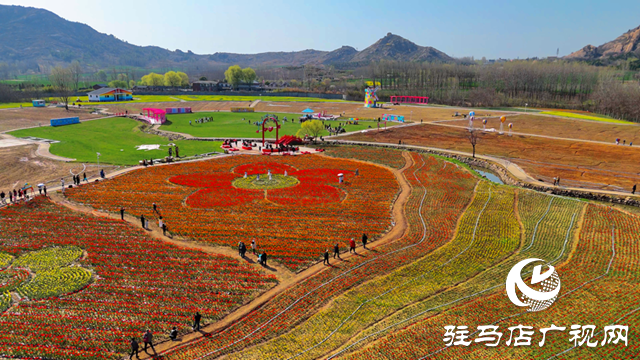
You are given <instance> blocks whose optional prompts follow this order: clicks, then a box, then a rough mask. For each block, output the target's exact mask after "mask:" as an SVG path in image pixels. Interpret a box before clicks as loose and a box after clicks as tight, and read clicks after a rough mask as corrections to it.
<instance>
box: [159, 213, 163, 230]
mask: <svg viewBox="0 0 640 360" xmlns="http://www.w3.org/2000/svg"><path fill="white" fill-rule="evenodd" d="M163 226H164V222H163V221H162V216H160V218H159V219H158V227H159V228H160V229H162V228H163Z"/></svg>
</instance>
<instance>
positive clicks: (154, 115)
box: [142, 108, 167, 124]
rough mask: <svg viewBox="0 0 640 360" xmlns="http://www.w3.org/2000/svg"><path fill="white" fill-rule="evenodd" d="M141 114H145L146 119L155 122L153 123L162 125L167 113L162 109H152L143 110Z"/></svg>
mask: <svg viewBox="0 0 640 360" xmlns="http://www.w3.org/2000/svg"><path fill="white" fill-rule="evenodd" d="M142 111H143V112H145V111H146V112H147V118H149V120H152V119H153V120H155V121H153V122H154V123H159V124H164V122H165V121H167V112H166V111H165V110H162V109H154V108H144V109H142Z"/></svg>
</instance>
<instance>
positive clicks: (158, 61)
mask: <svg viewBox="0 0 640 360" xmlns="http://www.w3.org/2000/svg"><path fill="white" fill-rule="evenodd" d="M74 60H78V61H80V62H81V63H82V64H84V65H89V66H95V67H111V66H132V67H140V68H154V67H167V66H181V65H189V66H198V65H201V66H217V65H218V66H226V65H235V64H238V65H241V66H254V67H257V66H300V65H305V64H316V65H330V64H345V63H347V64H348V63H367V62H371V61H380V60H399V61H418V62H425V61H429V62H450V61H453V60H454V59H453V58H451V57H449V56H448V55H447V54H445V53H443V52H441V51H439V50H437V49H434V48H432V47H424V46H419V45H416V44H414V43H413V42H411V41H409V40H407V39H404V38H402V37H400V36H397V35H393V34H391V33H389V34H387V35H386V36H385V37H383V38H382V39H380V40H378V41H377V42H376V43H375V44H373V45H371V46H369V47H368V48H366V49H364V50H362V51H357V50H356V49H354V48H353V47H351V46H343V47H341V48H339V49H336V50H333V51H319V50H303V51H294V52H266V53H260V54H250V55H248V54H232V53H224V52H218V53H215V54H212V55H199V54H194V53H193V52H191V51H187V52H183V51H181V50H175V51H170V50H167V49H163V48H160V47H157V46H137V45H133V44H129V43H127V42H125V41H122V40H120V39H118V38H116V37H114V36H113V35H106V34H103V33H100V32H98V31H96V30H94V29H93V28H91V27H90V26H88V25H85V24H81V23H77V22H72V21H68V20H65V19H63V18H61V17H60V16H58V15H56V14H54V13H53V12H51V11H48V10H43V9H37V8H32V7H23V6H13V5H0V62H7V63H18V62H23V63H24V62H27V63H30V64H31V65H32V67H36V66H37V67H42V66H43V65H44V66H54V65H64V64H68V63H71V62H72V61H74Z"/></svg>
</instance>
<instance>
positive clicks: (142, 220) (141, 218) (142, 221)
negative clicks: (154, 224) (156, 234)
mask: <svg viewBox="0 0 640 360" xmlns="http://www.w3.org/2000/svg"><path fill="white" fill-rule="evenodd" d="M144 220H145V219H144V215H140V223H141V224H142V228H143V229H146V228H145V227H144V225H145V221H144Z"/></svg>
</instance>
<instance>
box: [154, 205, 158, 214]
mask: <svg viewBox="0 0 640 360" xmlns="http://www.w3.org/2000/svg"><path fill="white" fill-rule="evenodd" d="M153 212H154V213H156V214H157V213H158V205H156V203H153Z"/></svg>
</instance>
